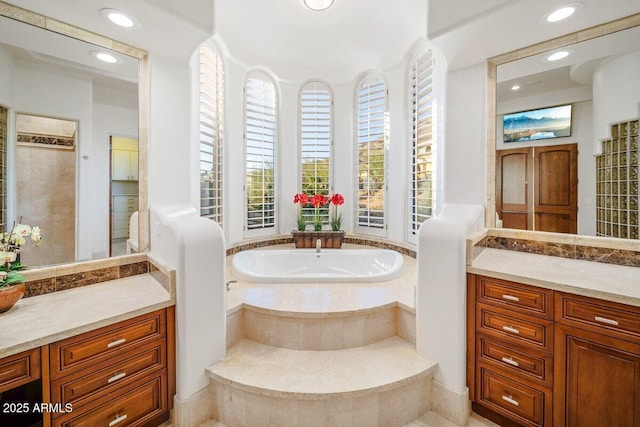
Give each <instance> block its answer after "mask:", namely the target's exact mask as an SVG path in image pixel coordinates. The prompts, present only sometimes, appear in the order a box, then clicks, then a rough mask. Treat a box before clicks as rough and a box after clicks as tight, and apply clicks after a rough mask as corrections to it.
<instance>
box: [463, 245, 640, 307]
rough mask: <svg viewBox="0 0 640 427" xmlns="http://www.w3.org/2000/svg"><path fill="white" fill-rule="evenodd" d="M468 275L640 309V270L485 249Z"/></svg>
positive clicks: (473, 262) (469, 266) (475, 260)
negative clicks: (517, 283)
mask: <svg viewBox="0 0 640 427" xmlns="http://www.w3.org/2000/svg"><path fill="white" fill-rule="evenodd" d="M467 272H469V273H474V274H480V275H483V276H489V277H493V278H496V279H505V280H512V281H515V282H520V283H525V284H527V285H533V286H539V287H542V288H547V289H553V290H556V291H563V292H568V293H572V294H577V295H584V296H587V297H593V298H600V299H603V300H607V301H613V302H619V303H622V304H628V305H633V306H637V307H640V268H637V267H627V266H622V265H614V264H605V263H600V262H593V261H583V260H576V259H570V258H560V257H554V256H549V255H537V254H530V253H525V252H516V251H509V250H503V249H493V248H485V249H483V250H482V251H481V252H480V253H479V254H478V255H477V256H476V257H475V258H474V259H473V261H472V262H471V265H468V266H467Z"/></svg>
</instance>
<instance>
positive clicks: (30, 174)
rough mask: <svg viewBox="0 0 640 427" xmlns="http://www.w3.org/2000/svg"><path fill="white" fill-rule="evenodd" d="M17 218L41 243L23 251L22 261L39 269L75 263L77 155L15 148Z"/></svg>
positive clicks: (31, 148)
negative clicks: (39, 236) (32, 229)
mask: <svg viewBox="0 0 640 427" xmlns="http://www.w3.org/2000/svg"><path fill="white" fill-rule="evenodd" d="M16 181H17V185H16V218H18V219H19V218H20V217H22V222H23V223H25V224H29V225H32V226H33V225H37V226H39V227H40V228H41V230H42V236H43V239H42V243H41V244H40V246H39V247H36V246H35V245H33V244H32V243H31V242H29V243H27V244H26V245H25V246H24V247H23V251H22V256H21V261H22V263H23V264H25V265H27V266H41V265H50V264H58V263H61V262H70V261H74V260H75V241H76V236H75V223H76V202H75V199H76V151H75V150H63V149H55V148H40V147H31V146H22V145H19V146H17V147H16Z"/></svg>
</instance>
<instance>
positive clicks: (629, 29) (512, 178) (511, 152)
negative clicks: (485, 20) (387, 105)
mask: <svg viewBox="0 0 640 427" xmlns="http://www.w3.org/2000/svg"><path fill="white" fill-rule="evenodd" d="M558 52H567V53H568V55H567V56H564V57H562V58H561V59H558V60H555V61H550V60H548V57H549V56H550V55H551V54H554V53H558ZM562 55H565V54H562ZM487 93H488V96H487V100H488V105H487V111H488V115H487V120H488V121H487V132H488V133H487V147H488V151H487V158H488V161H487V205H486V207H487V212H486V224H487V226H489V227H492V226H496V225H500V223H501V222H502V225H503V226H504V227H505V228H516V229H529V230H538V231H555V232H565V233H572V234H581V235H589V236H597V235H600V236H611V237H622V238H632V239H637V238H638V229H639V227H640V224H638V163H637V162H638V159H637V145H638V136H637V134H638V130H637V127H638V119H639V118H640V14H637V15H633V16H630V17H627V18H623V19H620V20H617V21H614V22H611V23H608V24H603V25H600V26H598V27H594V28H590V29H587V30H583V31H579V32H576V33H573V34H569V35H567V36H564V37H560V38H557V39H553V40H549V41H547V42H544V43H540V44H537V45H534V46H530V47H527V48H523V49H520V50H518V51H514V52H509V53H507V54H504V55H500V56H497V57H494V58H491V59H489V60H488V92H487ZM558 106H570V108H571V113H570V116H569V119H566V118H565V119H561V118H560V117H559V116H556V115H555V114H554V113H553V112H552V111H549V110H546V109H547V108H549V107H558ZM540 109H543V110H544V111H532V110H540ZM514 113H515V114H514ZM568 120H570V130H569V129H568V123H569V122H568ZM512 126H513V127H518V128H517V131H513V130H512V128H511V127H512ZM510 132H511V135H510V136H509V135H508V136H505V134H509V133H510ZM514 132H515V133H514ZM514 135H515V136H514ZM623 138H624V141H623ZM634 147H635V154H634V153H633V150H634ZM607 150H608V152H607ZM612 150H613V151H612ZM614 157H615V159H614ZM606 180H608V183H605V182H604V181H606ZM623 181H625V182H624V183H623ZM623 221H624V225H623V224H622V223H623ZM618 223H619V224H620V225H618ZM614 224H615V225H614ZM607 227H608V228H607Z"/></svg>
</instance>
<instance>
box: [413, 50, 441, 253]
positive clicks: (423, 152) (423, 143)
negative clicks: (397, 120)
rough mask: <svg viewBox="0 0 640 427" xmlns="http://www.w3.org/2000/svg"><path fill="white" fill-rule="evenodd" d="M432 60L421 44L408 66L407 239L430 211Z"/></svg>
mask: <svg viewBox="0 0 640 427" xmlns="http://www.w3.org/2000/svg"><path fill="white" fill-rule="evenodd" d="M433 68H434V60H433V56H432V52H431V50H429V49H426V48H422V49H420V50H419V51H418V53H417V54H416V55H415V56H414V58H413V60H412V61H411V65H410V67H409V102H410V111H409V114H410V117H411V147H410V148H411V150H410V153H411V176H410V177H409V183H410V188H409V214H410V215H409V241H413V242H414V243H415V237H416V235H417V233H418V229H419V228H420V224H422V223H423V222H424V221H425V220H426V219H429V218H431V216H432V215H433V184H434V181H433V176H434V167H433V166H434V163H433V154H434V153H433V140H434V123H435V121H434V113H435V111H434V102H433V100H434V98H433Z"/></svg>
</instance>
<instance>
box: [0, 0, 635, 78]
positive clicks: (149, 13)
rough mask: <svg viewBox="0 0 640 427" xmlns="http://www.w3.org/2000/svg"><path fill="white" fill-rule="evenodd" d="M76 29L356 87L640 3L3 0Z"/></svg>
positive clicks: (168, 54) (473, 58)
mask: <svg viewBox="0 0 640 427" xmlns="http://www.w3.org/2000/svg"><path fill="white" fill-rule="evenodd" d="M9 1H10V2H11V3H13V4H15V5H17V6H20V7H24V8H26V9H30V10H34V11H36V12H39V13H42V14H44V15H47V16H51V17H53V18H56V19H59V20H62V21H65V22H69V23H72V24H74V25H77V26H79V27H82V28H86V29H89V30H91V31H94V32H97V33H100V34H104V35H106V36H108V37H111V38H114V39H116V40H120V41H123V42H125V43H129V44H131V45H134V46H136V47H139V48H142V49H145V50H148V51H150V52H151V53H152V54H153V55H154V56H160V57H165V58H168V59H171V60H175V61H179V62H181V63H187V62H188V61H189V58H190V57H191V55H192V54H193V52H194V51H195V49H196V48H197V46H198V45H199V44H200V43H201V42H202V41H204V40H206V39H207V38H208V37H210V36H211V35H214V34H216V35H217V36H218V38H219V39H221V40H222V41H223V42H224V45H225V46H224V47H226V50H227V51H228V52H229V54H230V55H231V56H232V57H233V59H234V60H236V61H237V62H239V63H242V64H244V65H247V66H253V65H258V64H259V65H262V66H265V67H267V68H269V69H271V70H272V71H274V72H275V73H276V74H277V75H278V76H279V77H280V78H282V79H284V80H301V79H305V80H306V79H309V78H312V77H313V78H324V79H326V80H329V81H332V82H340V81H349V80H352V79H353V78H354V77H355V76H357V75H358V74H359V73H361V72H363V71H366V70H369V69H376V68H378V69H384V70H388V69H390V68H391V67H393V66H395V65H397V64H399V63H400V62H401V61H402V59H403V58H406V57H407V56H408V55H410V53H411V51H412V48H413V47H414V46H415V44H416V43H417V42H418V41H419V40H420V39H423V38H429V39H430V40H432V41H433V43H434V44H436V45H437V46H438V48H439V49H440V50H441V51H442V52H443V54H444V56H445V57H446V59H447V64H448V67H449V69H450V70H456V69H461V68H465V67H469V66H472V65H477V64H480V63H483V62H484V61H485V60H486V58H488V57H491V56H495V55H498V54H501V53H504V52H508V51H511V50H514V49H516V48H520V47H523V46H528V45H531V44H534V43H537V42H540V41H543V40H547V39H549V38H553V37H557V36H560V35H563V34H566V33H569V32H573V31H576V30H579V29H584V28H587V27H590V26H593V25H597V24H600V23H603V22H607V21H610V20H613V19H617V18H620V17H623V16H628V15H631V14H634V13H639V12H640V0H606V1H604V0H581V1H582V3H583V4H584V7H583V8H582V10H581V11H580V12H579V13H578V14H577V15H576V16H574V17H571V18H570V19H569V20H567V21H565V22H563V23H558V24H553V25H549V24H541V23H540V22H539V21H540V17H542V16H543V15H544V14H545V13H546V12H548V11H550V10H551V9H553V8H555V7H557V6H559V5H562V4H564V3H566V1H562V0H483V1H478V0H335V3H334V5H333V6H332V7H331V8H329V9H328V10H326V11H322V12H314V11H311V10H308V9H306V8H305V7H304V6H303V5H302V0H278V1H273V0H181V1H179V2H178V1H175V0H48V1H42V0H9ZM106 7H111V8H116V9H120V10H123V11H125V12H128V13H130V14H132V15H134V16H135V17H137V18H138V20H140V21H141V23H142V28H141V29H138V30H122V29H120V28H115V27H114V26H112V25H110V24H109V23H107V22H105V21H104V20H103V19H102V18H101V17H100V16H99V11H100V9H102V8H106Z"/></svg>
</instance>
